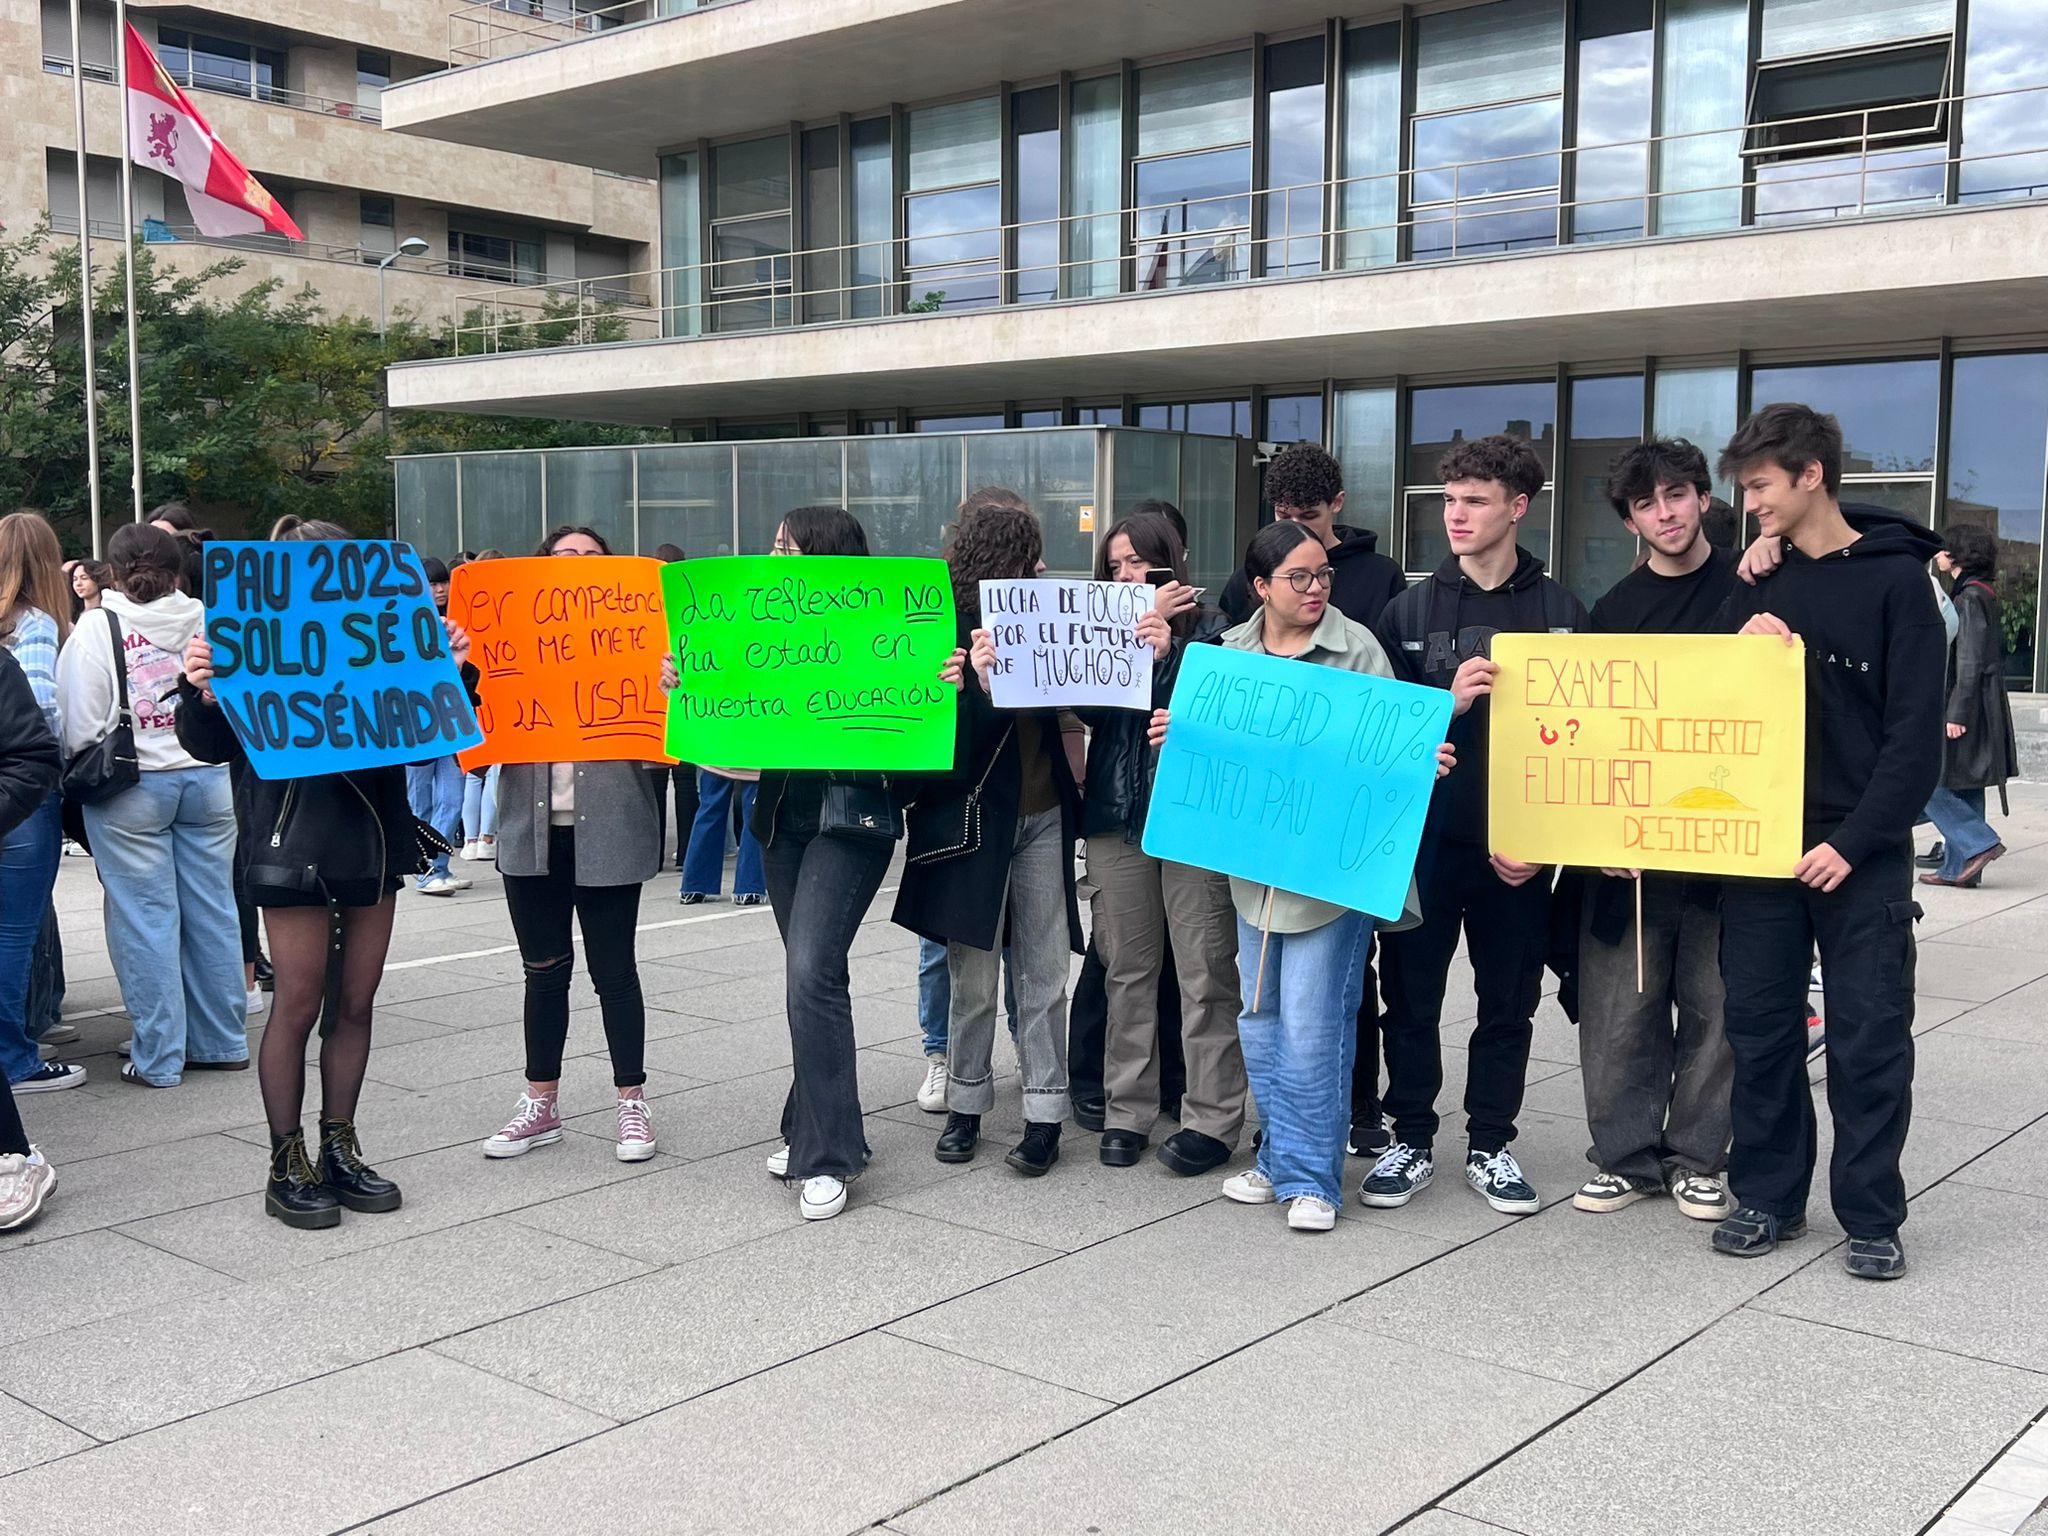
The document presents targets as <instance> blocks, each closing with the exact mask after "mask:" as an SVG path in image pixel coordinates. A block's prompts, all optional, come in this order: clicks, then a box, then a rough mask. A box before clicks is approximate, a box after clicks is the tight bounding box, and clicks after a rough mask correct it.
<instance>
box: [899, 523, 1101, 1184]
mask: <svg viewBox="0 0 2048 1536" xmlns="http://www.w3.org/2000/svg"><path fill="white" fill-rule="evenodd" d="M1044 547H1045V546H1044V536H1043V534H1042V533H1041V531H1040V529H1039V526H1038V518H1037V517H1036V516H1035V515H1034V514H1033V513H1032V511H1031V509H1030V508H1029V507H1027V506H1026V505H1025V504H1024V503H1023V501H1022V500H1021V499H1020V498H1019V497H1018V496H1017V495H1016V493H1014V492H1012V491H1006V490H1001V489H998V488H995V487H990V488H987V489H984V490H980V491H976V492H975V493H974V494H973V495H972V496H970V497H968V498H967V500H966V501H965V502H963V503H961V507H960V517H959V521H958V522H956V523H955V524H954V526H953V534H952V537H951V538H950V539H949V540H948V542H947V545H946V564H947V565H948V566H949V567H950V568H951V573H952V579H953V602H954V612H955V614H956V616H957V624H958V630H959V635H960V638H961V639H962V640H963V641H968V642H971V650H970V658H971V660H972V661H973V664H974V668H975V675H976V678H977V680H978V686H977V685H970V686H968V687H965V688H963V689H962V690H961V692H960V704H959V710H960V714H959V721H958V727H957V730H956V734H955V737H954V741H955V747H954V768H953V771H952V772H951V773H950V774H948V775H946V776H944V777H942V778H938V779H933V780H928V781H927V782H926V785H925V787H924V788H923V789H922V790H921V791H920V793H919V794H918V797H917V803H916V804H915V805H913V806H912V807H911V809H910V814H909V831H908V842H907V845H906V852H905V858H906V862H905V865H904V870H903V883H902V885H901V887H900V888H899V889H898V891H897V894H896V909H895V914H894V915H895V921H896V922H897V923H898V924H899V925H900V926H902V927H905V928H908V929H909V930H910V931H911V932H912V933H915V934H917V935H919V936H920V937H922V938H927V939H932V940H934V941H937V942H940V943H943V944H945V946H946V972H947V976H948V979H949V981H950V983H951V986H952V1017H951V1021H950V1025H949V1027H948V1030H947V1036H946V1070H947V1084H946V1104H947V1109H948V1114H947V1116H946V1126H945V1129H944V1130H943V1131H941V1132H940V1133H939V1140H938V1145H937V1146H936V1147H935V1148H934V1150H933V1155H934V1156H936V1157H937V1158H938V1160H939V1161H940V1162H942V1163H964V1162H968V1161H970V1160H971V1159H972V1158H973V1156H974V1151H975V1147H976V1145H977V1144H978V1143H979V1142H980V1140H981V1117H982V1116H983V1115H985V1114H987V1113H988V1112H989V1111H990V1110H991V1109H993V1108H994V1107H995V1072H994V1066H993V1058H994V1051H995V1029H996V1006H997V1003H998V1001H999V999H1000V995H1001V990H1002V989H1001V986H1000V983H999V976H1000V971H1001V965H1000V959H1001V950H1002V943H1003V933H1004V928H1005V924H1007V925H1008V931H1009V937H1010V957H1011V962H1012V965H1013V967H1014V970H1013V974H1014V975H1015V977H1016V983H1017V1060H1018V1063H1019V1065H1020V1066H1021V1067H1022V1069H1023V1076H1024V1122H1025V1129H1024V1139H1023V1140H1022V1141H1021V1142H1019V1143H1018V1144H1017V1146H1016V1147H1014V1148H1013V1149H1012V1150H1011V1151H1010V1153H1009V1155H1008V1157H1007V1159H1006V1161H1007V1162H1008V1163H1009V1164H1010V1166H1011V1167H1012V1168H1015V1169H1016V1170H1017V1171H1018V1172H1019V1173H1021V1174H1023V1175H1025V1176H1026V1177H1027V1178H1036V1177H1038V1176H1039V1175H1041V1174H1044V1173H1045V1172H1047V1171H1048V1170H1049V1169H1050V1168H1051V1167H1052V1165H1053V1164H1054V1163H1055V1162H1057V1161H1058V1160H1059V1154H1060V1124H1061V1122H1062V1121H1064V1120H1065V1119H1066V1118H1067V1108H1068V1104H1067V967H1068V958H1067V957H1068V955H1069V954H1070V953H1072V954H1078V953H1080V951H1081V945H1082V940H1081V911H1080V907H1079V905H1078V904H1077V902H1076V900H1075V896H1074V857H1073V849H1074V836H1075V832H1076V829H1077V824H1078V821H1079V817H1080V809H1081V807H1080V791H1079V790H1078V789H1077V788H1076V786H1075V784H1074V771H1073V768H1072V766H1071V765H1070V764H1069V762H1068V761H1067V755H1066V752H1065V750H1064V747H1063V744H1062V742H1061V737H1060V723H1059V716H1058V715H1057V714H1056V713H1054V712H1053V711H1051V710H1029V711H1018V712H1012V713H1004V712H1002V711H999V710H997V709H996V707H995V705H994V702H993V698H992V692H991V684H990V674H991V672H992V670H993V668H994V666H995V659H996V658H995V646H994V643H993V640H992V638H991V637H990V635H989V632H988V631H987V629H985V628H983V627H982V623H983V619H982V612H981V584H982V582H984V581H1014V580H1018V579H1021V578H1025V577H1030V576H1035V575H1037V574H1038V573H1039V571H1041V570H1043V569H1044V567H1045V562H1044V560H1043V559H1042V558H1041V557H1042V554H1043V551H1044Z"/></svg>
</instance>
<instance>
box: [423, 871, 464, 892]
mask: <svg viewBox="0 0 2048 1536" xmlns="http://www.w3.org/2000/svg"><path fill="white" fill-rule="evenodd" d="M465 883H466V882H465ZM461 888H462V887H461V886H458V885H457V884H456V883H455V877H454V876H453V875H436V876H434V878H433V879H431V880H423V881H421V882H420V894H421V895H422V896H453V895H454V894H455V893H456V892H457V891H458V890H460V889H461Z"/></svg>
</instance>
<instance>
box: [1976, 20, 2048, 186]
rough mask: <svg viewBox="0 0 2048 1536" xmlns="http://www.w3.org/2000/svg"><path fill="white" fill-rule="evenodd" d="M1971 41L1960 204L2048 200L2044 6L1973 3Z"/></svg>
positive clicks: (2047, 65)
mask: <svg viewBox="0 0 2048 1536" xmlns="http://www.w3.org/2000/svg"><path fill="white" fill-rule="evenodd" d="M1968 38H1969V42H1968V53H1967V55H1966V57H1965V59H1964V62H1963V90H1964V91H1965V92H1967V93H1968V95H1969V97H1970V99H1969V100H1968V101H1966V102H1964V103H1963V153H1962V169H1961V173H1960V176H1961V181H1960V198H1961V200H1962V201H1964V202H1977V201H1990V200H1993V199H2002V198H2012V197H2048V134H2044V132H2043V128H2042V125H2043V124H2044V123H2048V48H2044V47H2043V46H2042V39H2041V6H2040V0H1970V25H1969V32H1968ZM2018 150H2030V151H2035V153H2030V154H2018V153H2015V151H2018Z"/></svg>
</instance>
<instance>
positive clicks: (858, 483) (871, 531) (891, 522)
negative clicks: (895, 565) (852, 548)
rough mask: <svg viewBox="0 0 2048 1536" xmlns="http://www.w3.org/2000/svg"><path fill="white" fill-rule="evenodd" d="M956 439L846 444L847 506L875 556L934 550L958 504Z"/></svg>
mask: <svg viewBox="0 0 2048 1536" xmlns="http://www.w3.org/2000/svg"><path fill="white" fill-rule="evenodd" d="M960 453H961V448H960V442H959V440H958V439H957V438H935V437H876V438H864V439H856V440H855V441H853V442H850V443H848V444H847V455H846V509H847V511H849V512H851V513H852V514H853V515H854V516H855V517H857V518H859V519H860V522H861V526H862V527H863V528H865V529H866V530H867V534H868V548H869V549H871V550H872V551H873V552H874V553H875V554H878V555H935V554H937V553H938V552H939V548H940V545H941V543H942V542H943V540H944V534H945V527H946V524H947V523H949V522H951V521H952V518H953V513H954V511H955V509H956V508H957V507H958V506H959V504H960Z"/></svg>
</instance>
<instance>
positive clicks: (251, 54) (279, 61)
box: [157, 27, 285, 101]
mask: <svg viewBox="0 0 2048 1536" xmlns="http://www.w3.org/2000/svg"><path fill="white" fill-rule="evenodd" d="M157 57H158V59H159V60H161V61H162V63H163V66H164V69H165V70H166V72H168V73H169V75H170V77H171V78H172V79H173V80H176V81H178V82H180V83H181V84H184V85H189V86H192V87H194V88H196V89H198V90H202V91H225V92H227V93H229V94H230V95H234V96H254V97H256V98H257V99H259V100H263V101H269V100H274V99H275V98H276V94H277V92H279V91H281V90H283V88H284V83H285V55H284V52H283V50H281V49H277V48H259V47H256V46H255V45H254V44H252V43H244V42H239V41H236V40H234V39H231V38H224V37H209V36H207V35H206V34H204V33H201V32H186V31H184V30H182V29H181V28H177V27H160V28H158V30H157Z"/></svg>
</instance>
